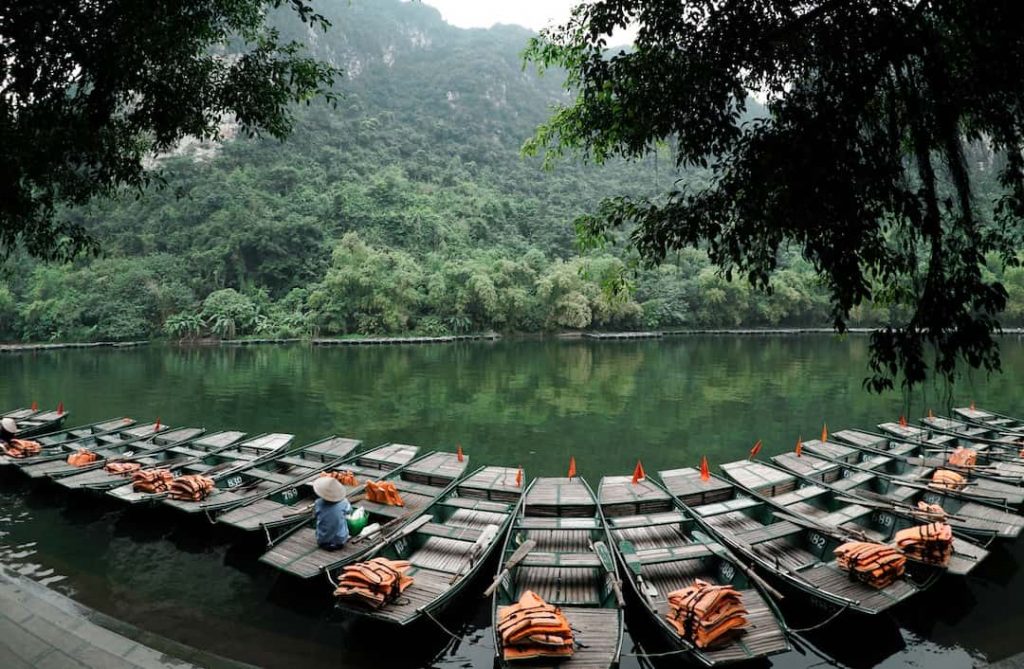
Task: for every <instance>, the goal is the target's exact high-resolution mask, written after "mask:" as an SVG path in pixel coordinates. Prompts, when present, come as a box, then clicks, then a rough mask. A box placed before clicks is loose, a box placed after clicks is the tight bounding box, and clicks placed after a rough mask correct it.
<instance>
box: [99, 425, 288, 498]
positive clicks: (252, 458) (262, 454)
mask: <svg viewBox="0 0 1024 669" xmlns="http://www.w3.org/2000/svg"><path fill="white" fill-rule="evenodd" d="M294 438H295V435H293V434H282V433H277V432H272V433H269V434H262V435H260V436H258V437H253V438H252V439H247V440H245V441H243V442H240V443H234V444H232V445H230V446H228V447H227V448H215V449H212V450H210V451H200V453H199V454H198V455H197V456H195V457H192V458H189V459H188V460H187V462H184V463H178V464H175V465H174V466H173V467H167V469H170V471H171V473H172V474H173V475H174V476H175V477H178V476H186V475H189V474H202V475H203V476H217V475H219V474H224V473H227V472H233V471H236V470H238V469H241V468H242V467H245V466H247V465H249V464H251V463H253V462H257V461H262V460H264V459H266V458H270V457H273V456H274V455H275V454H277V453H280V452H281V451H283V450H284V449H286V448H288V446H289V445H290V444H291V443H292V440H293V439H294ZM192 446H195V444H192ZM107 494H108V495H110V496H112V497H115V498H116V499H119V500H121V501H123V502H128V503H129V504H143V503H147V502H158V501H160V500H161V499H163V498H164V497H167V493H165V492H162V493H147V492H139V491H136V490H134V489H133V487H132V484H131V483H125V484H124V485H122V486H118V487H116V488H113V489H111V490H108V491H107Z"/></svg>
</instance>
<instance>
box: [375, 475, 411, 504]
mask: <svg viewBox="0 0 1024 669" xmlns="http://www.w3.org/2000/svg"><path fill="white" fill-rule="evenodd" d="M366 499H368V500H369V501H371V502H377V503H378V504H387V505H388V506H405V500H403V499H402V496H401V495H399V494H398V489H397V488H395V484H394V483H392V482H391V481H367V482H366Z"/></svg>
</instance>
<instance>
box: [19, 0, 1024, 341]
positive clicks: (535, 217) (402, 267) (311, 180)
mask: <svg viewBox="0 0 1024 669" xmlns="http://www.w3.org/2000/svg"><path fill="white" fill-rule="evenodd" d="M324 11H325V13H326V14H327V15H328V17H329V18H330V19H331V20H332V22H333V24H334V28H333V29H332V30H331V31H330V32H329V33H327V34H326V35H321V34H314V33H306V32H305V31H304V30H303V28H302V26H301V24H299V23H298V22H297V21H295V20H294V19H292V22H285V23H283V24H282V31H283V32H284V33H285V34H289V31H293V34H292V36H293V37H295V38H297V39H302V40H303V41H305V42H307V43H308V44H309V46H310V48H311V49H312V50H313V52H314V53H315V54H316V55H317V56H319V57H321V58H323V59H326V60H329V61H330V62H332V63H333V64H335V65H337V66H339V67H341V68H343V69H344V71H345V72H346V77H345V79H344V80H343V81H340V82H338V86H339V91H340V93H341V94H342V98H341V100H340V101H339V103H338V105H337V107H336V108H332V107H330V106H328V105H325V104H320V103H316V102H314V103H313V104H312V105H310V106H308V107H302V108H301V109H299V110H298V112H297V113H298V122H297V124H296V128H295V132H294V134H293V136H292V137H291V138H290V139H289V140H288V141H286V142H284V143H280V142H277V141H273V140H265V139H260V138H249V137H235V136H234V129H233V127H232V125H231V123H230V122H229V121H228V120H225V124H224V134H225V140H224V141H223V142H221V143H218V144H212V145H202V144H192V145H189V146H183V147H181V149H180V151H179V152H177V154H176V155H173V156H165V157H162V158H161V159H160V160H159V161H157V163H156V164H155V165H154V169H157V170H159V171H160V173H161V174H162V177H163V180H164V182H165V183H164V185H163V187H160V188H158V187H151V188H150V189H149V190H147V191H146V192H145V193H142V194H137V193H126V194H124V196H123V197H121V198H119V199H116V200H104V201H97V202H94V203H92V204H91V205H90V206H88V207H84V208H81V209H77V210H74V211H69V212H65V215H67V216H70V217H72V218H73V219H74V220H75V221H77V222H80V223H82V224H83V225H84V226H86V228H87V229H88V230H89V231H90V232H91V233H92V234H93V235H95V237H96V238H97V240H98V241H99V242H100V244H101V247H102V249H103V254H102V256H101V257H98V258H86V259H80V260H79V261H77V262H75V263H73V264H69V265H53V264H42V263H36V262H34V261H30V260H28V259H26V258H18V257H15V258H13V259H12V261H10V262H9V263H8V264H7V266H6V267H5V281H4V283H3V284H2V285H0V338H3V339H8V340H13V339H21V340H33V341H47V340H72V339H135V338H146V337H153V336H170V337H176V338H177V337H182V338H184V337H198V336H208V335H214V336H221V337H235V336H245V335H250V334H257V335H262V336H310V335H345V334H365V335H373V334H387V333H405V332H414V333H422V334H443V333H461V332H467V331H480V330H490V329H493V330H498V331H503V332H540V331H557V330H564V329H582V328H602V329H620V328H673V327H733V326H747V327H758V326H775V325H827V324H828V323H829V305H828V302H827V299H826V297H825V293H824V291H823V290H822V289H821V288H820V286H819V285H818V283H817V280H816V277H815V273H814V271H813V268H812V267H811V266H810V265H809V264H808V263H807V262H806V261H804V260H803V259H802V258H801V257H799V256H798V255H797V254H795V253H785V252H784V253H783V254H782V257H781V258H780V259H779V269H778V271H777V273H776V275H775V277H774V279H773V282H774V286H775V290H774V292H773V293H772V294H770V295H767V294H763V293H758V292H754V291H752V290H751V289H750V288H749V287H748V286H747V285H746V284H745V283H744V282H742V281H733V282H729V281H727V280H726V279H725V278H724V277H722V276H720V275H719V274H718V273H716V271H715V270H714V268H713V267H712V266H711V265H710V263H709V262H708V259H707V257H706V256H705V255H704V254H703V253H702V252H700V251H697V250H692V251H688V252H685V253H682V254H680V255H678V256H676V257H672V258H670V259H669V261H668V262H666V263H665V264H663V265H662V266H660V267H657V268H640V267H635V266H634V263H633V259H632V258H631V256H630V255H629V254H628V253H627V252H626V251H625V250H624V249H623V248H622V247H621V246H616V247H614V248H612V247H609V248H605V249H602V250H599V251H587V252H581V251H580V250H579V249H578V247H577V245H576V236H575V230H574V228H573V220H574V219H575V218H576V217H577V216H578V215H580V214H583V213H586V212H590V211H593V210H594V209H595V208H596V207H597V205H598V203H599V202H600V200H601V198H602V197H605V196H609V195H618V194H635V195H644V194H652V193H656V192H661V191H663V190H664V188H665V187H666V186H668V185H669V184H670V183H671V182H672V181H674V180H677V179H686V180H699V179H701V178H702V174H701V173H699V172H693V173H687V174H680V173H677V172H675V171H674V170H673V169H672V163H673V161H672V157H671V156H670V155H667V154H666V155H664V156H661V155H659V156H658V157H657V158H656V159H654V158H652V159H650V160H648V161H646V162H643V163H625V162H620V163H613V164H610V165H605V166H602V167H594V166H588V165H581V164H573V163H570V162H562V163H559V164H556V165H555V167H554V169H553V170H550V171H546V170H544V169H543V168H542V165H541V161H540V160H536V159H526V158H523V157H522V156H521V155H520V148H521V146H522V144H523V142H524V141H525V140H526V139H527V138H528V137H529V136H530V135H531V134H532V132H533V130H534V129H535V127H536V126H537V125H538V124H539V123H541V122H542V121H544V120H545V118H546V117H547V115H548V113H549V112H550V108H551V105H552V104H554V103H556V102H558V101H564V100H565V95H566V94H565V92H564V91H563V90H562V88H561V86H562V78H561V77H560V76H559V74H558V73H557V72H548V73H546V74H545V75H544V76H537V74H536V73H535V72H533V71H531V70H524V69H523V66H522V61H521V56H520V54H521V52H522V49H523V47H524V45H525V43H526V40H527V39H528V37H529V36H530V33H529V32H528V31H526V30H525V29H521V28H516V27H508V26H499V27H495V28H493V29H490V30H462V29H458V28H454V27H451V26H449V25H447V24H445V23H444V22H443V21H442V20H441V18H440V16H439V14H438V13H437V12H436V11H435V10H433V9H432V8H430V7H428V6H425V5H422V4H419V3H402V2H399V1H398V0H374V1H373V2H370V1H369V0H355V1H354V2H352V3H331V4H330V5H326V9H325V10H324ZM282 21H283V19H282ZM987 160H989V158H987V157H986V155H985V154H984V153H983V152H982V153H979V155H978V160H976V161H974V163H975V165H976V166H977V168H978V169H979V170H982V171H984V170H985V168H986V161H987ZM623 234H625V233H623ZM993 266H994V265H993ZM621 277H625V278H626V279H627V282H626V284H625V286H623V284H622V283H621V281H619V279H620V278H621ZM1002 278H1003V280H1004V281H1005V282H1006V284H1007V288H1008V290H1009V291H1010V308H1009V310H1008V312H1007V314H1006V319H1005V320H1006V323H1008V324H1009V323H1019V322H1022V321H1024V270H1017V269H1014V270H1010V271H1009V272H1008V273H1007V275H1006V276H1004V277H1002ZM893 316H898V314H890V313H888V310H887V308H886V306H885V305H877V306H875V307H873V308H871V309H864V310H862V311H861V312H860V313H858V314H855V321H856V323H858V324H865V325H871V324H876V323H884V322H886V321H887V320H888V319H890V318H891V317H893Z"/></svg>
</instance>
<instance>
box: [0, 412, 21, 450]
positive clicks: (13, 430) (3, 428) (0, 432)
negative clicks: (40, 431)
mask: <svg viewBox="0 0 1024 669" xmlns="http://www.w3.org/2000/svg"><path fill="white" fill-rule="evenodd" d="M16 434H18V424H17V423H15V422H14V419H13V418H4V419H3V420H0V443H2V444H3V445H4V446H10V445H11V440H13V439H14V436H15V435H16Z"/></svg>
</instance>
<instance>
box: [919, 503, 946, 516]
mask: <svg viewBox="0 0 1024 669" xmlns="http://www.w3.org/2000/svg"><path fill="white" fill-rule="evenodd" d="M917 508H918V510H920V511H921V512H923V513H926V514H928V515H930V516H935V517H936V518H939V519H945V518H946V516H948V515H949V514H948V513H946V510H945V509H943V508H942V507H941V506H939V505H938V504H928V503H927V502H918V503H917Z"/></svg>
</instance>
